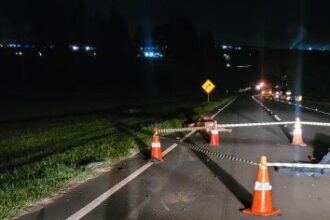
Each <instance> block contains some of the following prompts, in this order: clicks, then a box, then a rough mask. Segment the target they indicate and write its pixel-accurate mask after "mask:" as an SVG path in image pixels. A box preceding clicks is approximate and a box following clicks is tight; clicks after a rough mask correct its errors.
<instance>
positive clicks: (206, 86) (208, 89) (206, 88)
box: [202, 79, 215, 94]
mask: <svg viewBox="0 0 330 220" xmlns="http://www.w3.org/2000/svg"><path fill="white" fill-rule="evenodd" d="M202 88H203V89H204V91H205V92H206V93H207V94H210V93H211V92H212V91H213V89H214V88H215V85H214V84H213V83H212V82H211V80H209V79H208V80H206V81H205V83H204V84H203V85H202Z"/></svg>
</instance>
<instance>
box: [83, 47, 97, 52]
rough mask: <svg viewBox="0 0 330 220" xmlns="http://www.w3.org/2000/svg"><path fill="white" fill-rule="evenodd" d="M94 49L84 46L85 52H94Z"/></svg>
mask: <svg viewBox="0 0 330 220" xmlns="http://www.w3.org/2000/svg"><path fill="white" fill-rule="evenodd" d="M94 50H95V47H92V46H85V51H87V52H89V51H94Z"/></svg>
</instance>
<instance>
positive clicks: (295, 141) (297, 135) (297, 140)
mask: <svg viewBox="0 0 330 220" xmlns="http://www.w3.org/2000/svg"><path fill="white" fill-rule="evenodd" d="M291 144H292V145H298V146H306V144H305V143H304V141H303V138H302V130H301V124H300V119H299V118H297V119H296V123H295V124H294V130H293V137H292V143H291Z"/></svg>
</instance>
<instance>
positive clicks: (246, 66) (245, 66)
mask: <svg viewBox="0 0 330 220" xmlns="http://www.w3.org/2000/svg"><path fill="white" fill-rule="evenodd" d="M236 67H237V68H242V69H244V68H250V67H252V65H249V64H248V65H237V66H236Z"/></svg>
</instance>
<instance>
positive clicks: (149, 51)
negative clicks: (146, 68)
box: [142, 47, 163, 59]
mask: <svg viewBox="0 0 330 220" xmlns="http://www.w3.org/2000/svg"><path fill="white" fill-rule="evenodd" d="M142 51H143V56H144V57H145V58H147V59H159V58H163V54H162V53H161V52H159V50H158V48H155V47H145V48H143V50H142Z"/></svg>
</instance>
